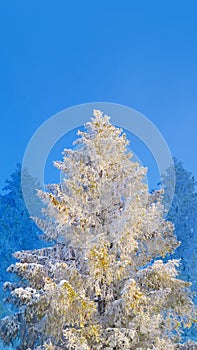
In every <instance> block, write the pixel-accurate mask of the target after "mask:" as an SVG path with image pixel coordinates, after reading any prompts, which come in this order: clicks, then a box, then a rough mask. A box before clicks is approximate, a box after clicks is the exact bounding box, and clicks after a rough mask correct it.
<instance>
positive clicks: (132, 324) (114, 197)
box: [1, 111, 196, 350]
mask: <svg viewBox="0 0 197 350" xmlns="http://www.w3.org/2000/svg"><path fill="white" fill-rule="evenodd" d="M79 136H80V138H79V139H78V140H77V141H76V143H77V144H78V145H79V147H78V148H77V149H76V150H64V160H63V162H55V165H56V166H57V167H58V168H59V169H60V170H61V171H62V172H64V173H65V179H64V181H63V182H62V183H61V184H54V185H51V186H49V187H48V191H47V192H43V191H39V196H40V198H42V200H43V201H44V203H45V208H44V213H45V215H46V219H45V220H41V219H38V220H39V225H42V227H43V230H44V237H45V239H46V240H49V241H50V240H55V242H56V243H55V245H54V246H53V247H47V248H42V249H36V250H28V251H20V252H17V253H15V257H16V258H17V259H18V260H19V262H18V263H16V264H12V265H11V266H10V268H9V270H10V271H11V272H15V273H16V274H17V275H18V276H20V277H21V281H20V283H19V284H18V285H17V283H16V284H14V283H6V284H5V286H4V287H5V288H6V289H9V290H10V292H11V293H10V297H9V298H8V301H10V302H13V303H15V305H16V306H17V307H18V312H16V313H15V314H13V315H12V316H10V317H7V318H4V319H3V320H2V321H1V337H2V339H3V341H4V343H5V344H9V343H10V342H11V341H12V340H14V339H17V338H18V339H19V341H20V345H19V347H18V349H20V350H23V349H27V348H30V349H76V350H77V349H78V350H81V349H111V350H112V349H117V350H118V349H125V350H126V349H127V350H128V349H131V350H136V349H142V350H143V349H144V350H145V349H146V350H148V349H149V350H150V349H157V350H165V349H166V350H169V349H178V348H181V345H177V343H178V341H180V340H181V326H183V327H190V326H191V324H192V322H193V321H194V320H195V317H196V310H195V309H194V306H193V303H192V297H191V296H190V292H189V286H190V283H187V282H185V281H182V280H180V279H178V278H177V275H178V270H177V268H178V265H179V262H178V260H174V259H172V260H169V261H167V262H166V263H164V262H163V261H162V258H164V257H165V256H166V254H168V253H172V252H173V251H174V249H176V247H177V246H178V245H179V242H178V241H177V239H176V236H175V235H174V234H173V225H172V224H171V223H170V222H167V221H165V220H164V215H163V205H162V196H161V195H159V193H158V192H157V193H156V194H155V193H153V194H152V195H151V194H149V192H148V188H147V185H146V184H145V183H144V182H143V178H144V176H145V174H146V169H145V168H143V167H141V166H139V164H138V163H137V162H132V160H131V156H132V155H131V153H129V152H128V151H127V146H128V144H129V142H128V140H127V139H126V135H125V134H122V130H121V129H119V128H115V127H114V126H113V125H112V124H111V123H110V121H109V117H108V116H103V115H102V113H101V112H100V111H94V118H92V120H91V122H89V123H87V124H86V132H79Z"/></svg>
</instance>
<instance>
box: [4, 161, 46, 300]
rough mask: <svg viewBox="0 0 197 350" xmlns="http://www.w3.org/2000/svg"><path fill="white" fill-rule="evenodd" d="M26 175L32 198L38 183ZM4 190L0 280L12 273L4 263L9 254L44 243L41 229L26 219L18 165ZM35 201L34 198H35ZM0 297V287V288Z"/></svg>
mask: <svg viewBox="0 0 197 350" xmlns="http://www.w3.org/2000/svg"><path fill="white" fill-rule="evenodd" d="M26 177H27V178H28V191H29V192H30V193H29V195H31V197H35V198H36V191H35V188H36V187H38V186H39V184H38V183H37V182H36V181H35V180H34V179H33V178H32V177H31V176H29V175H28V174H27V173H26ZM3 191H4V192H6V193H5V194H0V259H1V268H0V284H1V285H2V284H3V283H4V282H5V281H6V280H8V279H9V280H10V281H11V280H12V281H13V278H14V276H13V275H11V274H9V273H8V272H7V271H6V269H7V267H8V266H9V265H10V264H11V263H14V261H16V260H15V259H14V257H13V256H12V254H13V253H14V252H16V251H17V250H21V249H34V248H39V247H42V246H46V244H45V243H44V242H41V240H40V239H39V235H40V234H41V231H40V230H39V229H38V226H37V225H36V224H35V223H34V222H33V220H31V219H30V217H29V213H28V211H27V209H26V206H25V203H24V200H23V195H22V189H21V165H20V164H17V167H16V170H15V172H14V173H13V174H12V175H11V179H9V180H6V186H5V187H4V188H3ZM36 201H37V202H38V201H39V200H38V198H37V199H36ZM0 295H1V300H2V298H3V296H2V289H1V293H0Z"/></svg>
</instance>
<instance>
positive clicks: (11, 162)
mask: <svg viewBox="0 0 197 350" xmlns="http://www.w3.org/2000/svg"><path fill="white" fill-rule="evenodd" d="M196 12H197V4H196V2H195V1H187V2H184V1H182V2H180V1H173V2H171V1H165V2H158V1H151V0H150V1H145V0H144V1H131V0H130V1H129V0H128V1H127V0H125V1H102V0H101V1H69V2H68V1H65V0H64V1H63V0H58V1H56V2H55V1H50V0H48V1H46V0H42V1H38V0H34V1H23V0H18V1H14V0H2V1H1V2H0V27H1V28H0V33H1V34H0V35H1V40H0V43H1V44H0V50H1V54H0V96H1V125H2V127H1V138H0V159H1V177H0V187H1V188H2V187H3V185H4V181H5V179H6V178H7V177H9V175H10V173H11V172H13V170H14V169H15V165H16V163H17V162H21V161H22V157H23V154H24V151H25V148H26V146H27V143H28V141H29V139H30V138H31V136H32V135H33V133H34V132H35V131H36V129H37V128H38V127H39V126H40V124H42V123H43V122H44V121H46V120H47V119H48V118H49V117H51V116H52V115H54V114H55V113H57V112H59V111H60V110H62V109H65V108H67V107H70V106H73V105H76V104H81V103H85V102H93V101H105V102H114V103H120V104H123V105H127V106H129V107H131V108H134V109H136V110H138V111H139V112H141V113H143V114H144V115H145V116H146V117H148V118H149V119H150V120H151V121H152V122H153V123H154V124H155V125H156V126H157V127H158V129H159V130H160V132H161V133H162V134H163V136H164V137H165V139H166V141H167V143H168V145H169V147H170V149H171V151H172V153H173V155H175V156H176V157H177V158H178V159H180V160H182V161H183V163H184V166H185V167H186V169H187V170H190V171H192V172H193V174H194V175H195V177H196V178H197V164H196V158H197V157H196V155H197V141H196V127H197V63H196V62H197V21H196Z"/></svg>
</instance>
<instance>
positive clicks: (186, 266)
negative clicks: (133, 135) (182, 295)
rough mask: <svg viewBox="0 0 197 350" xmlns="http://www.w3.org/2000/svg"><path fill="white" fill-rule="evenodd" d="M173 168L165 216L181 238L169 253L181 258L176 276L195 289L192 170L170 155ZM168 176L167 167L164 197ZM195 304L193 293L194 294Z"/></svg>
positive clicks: (196, 335)
mask: <svg viewBox="0 0 197 350" xmlns="http://www.w3.org/2000/svg"><path fill="white" fill-rule="evenodd" d="M174 169H175V175H176V185H175V193H174V198H173V201H172V205H171V208H170V210H169V212H168V215H167V219H168V220H169V221H171V222H173V224H174V226H175V231H174V233H175V235H176V236H177V239H178V240H179V241H180V242H181V244H180V246H179V247H178V248H177V249H176V251H175V253H174V255H173V257H174V258H176V259H181V271H180V278H182V279H183V280H185V281H187V280H188V281H190V282H192V286H191V290H192V291H193V292H197V215H196V213H197V192H196V181H195V179H194V176H193V175H192V173H190V172H188V171H187V170H186V169H185V168H184V166H183V163H182V162H181V161H178V160H177V159H176V158H174ZM171 176H172V169H171V168H169V169H168V172H167V174H166V176H165V177H164V178H163V184H164V188H165V195H164V200H165V198H166V199H167V196H168V192H167V188H168V186H167V185H168V183H169V181H170V179H171ZM194 302H195V304H197V296H196V295H194ZM185 336H186V337H188V336H190V337H192V338H193V339H195V340H197V331H196V329H195V328H194V327H192V328H191V329H190V330H189V331H185Z"/></svg>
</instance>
